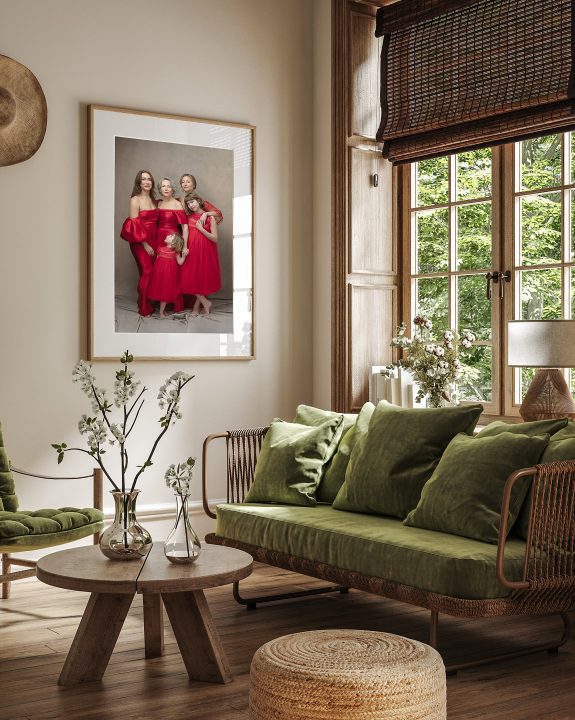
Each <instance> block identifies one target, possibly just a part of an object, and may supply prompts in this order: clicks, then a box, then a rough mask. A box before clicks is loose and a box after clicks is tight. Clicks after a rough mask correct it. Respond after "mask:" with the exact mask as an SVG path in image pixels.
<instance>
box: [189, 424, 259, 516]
mask: <svg viewBox="0 0 575 720" xmlns="http://www.w3.org/2000/svg"><path fill="white" fill-rule="evenodd" d="M267 431H268V427H260V428H250V429H247V430H227V431H226V432H224V433H217V434H215V435H208V437H207V438H206V439H205V440H204V445H203V449H202V503H203V506H204V512H205V513H206V515H208V516H209V517H211V518H215V517H216V514H215V512H214V511H213V510H211V508H210V506H209V497H208V446H209V445H210V443H211V442H213V441H214V440H219V439H223V438H225V441H226V497H227V501H228V502H229V503H240V502H243V499H244V497H245V496H246V493H247V491H248V490H249V488H250V486H251V484H252V482H253V480H254V472H255V468H256V462H257V459H258V455H259V453H260V450H261V447H262V442H263V439H264V437H265V435H266V433H267Z"/></svg>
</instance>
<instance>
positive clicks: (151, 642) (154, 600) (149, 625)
mask: <svg viewBox="0 0 575 720" xmlns="http://www.w3.org/2000/svg"><path fill="white" fill-rule="evenodd" d="M143 599H144V641H145V645H146V657H147V658H154V657H160V656H161V655H163V654H164V613H163V611H162V598H161V597H160V595H158V594H157V593H153V594H152V593H144V595H143Z"/></svg>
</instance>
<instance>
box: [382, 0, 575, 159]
mask: <svg viewBox="0 0 575 720" xmlns="http://www.w3.org/2000/svg"><path fill="white" fill-rule="evenodd" d="M574 13H575V10H574V4H573V2H572V1H571V0H402V2H400V3H396V4H393V5H389V6H386V7H382V8H379V10H378V11H377V28H376V33H375V34H376V36H377V37H383V38H384V39H383V46H382V53H381V92H380V100H381V107H382V119H381V124H380V127H379V130H378V133H377V138H378V140H380V141H383V143H384V145H383V154H384V156H385V157H388V158H389V159H390V160H392V161H393V162H411V161H414V160H419V159H423V158H425V157H433V156H437V155H446V154H450V153H453V152H459V151H462V150H469V149H472V148H477V147H483V146H489V145H496V144H499V143H503V142H509V141H510V140H520V139H525V138H527V137H531V136H534V135H541V134H544V133H546V132H547V133H550V132H556V131H558V130H568V129H570V128H573V127H575V105H574V100H575V57H574V54H575V53H574V51H573V48H574V47H575V18H574Z"/></svg>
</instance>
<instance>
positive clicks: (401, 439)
mask: <svg viewBox="0 0 575 720" xmlns="http://www.w3.org/2000/svg"><path fill="white" fill-rule="evenodd" d="M482 410H483V407H482V406H481V405H477V404H474V405H459V406H457V407H446V408H425V409H407V408H401V407H397V406H396V405H390V404H389V403H386V402H385V401H382V402H380V403H379V404H378V405H377V407H376V409H375V411H374V413H373V415H372V416H371V421H370V423H369V430H368V432H367V434H366V435H364V436H363V437H362V438H361V439H360V440H359V442H358V443H357V444H356V446H355V447H354V449H353V452H352V454H351V458H350V461H349V465H348V466H347V471H346V475H345V482H344V484H343V485H342V487H341V489H340V491H339V492H338V494H337V497H336V499H335V501H334V503H333V506H334V508H336V509H338V510H350V511H352V512H367V513H375V514H378V515H392V516H394V517H400V518H402V519H403V518H404V517H405V516H406V515H407V513H408V512H409V511H410V510H412V509H413V508H414V507H415V506H416V505H417V503H418V502H419V497H420V495H421V490H422V488H423V486H424V485H425V483H426V481H427V480H429V478H430V477H431V475H432V473H433V471H434V470H435V467H436V465H437V463H438V462H439V458H440V457H441V455H442V454H443V451H444V450H445V448H446V447H447V445H448V444H449V441H450V440H451V438H452V437H454V436H455V435H457V433H459V432H467V433H471V432H473V429H474V428H475V425H476V423H477V420H478V419H479V415H480V414H481V411H482Z"/></svg>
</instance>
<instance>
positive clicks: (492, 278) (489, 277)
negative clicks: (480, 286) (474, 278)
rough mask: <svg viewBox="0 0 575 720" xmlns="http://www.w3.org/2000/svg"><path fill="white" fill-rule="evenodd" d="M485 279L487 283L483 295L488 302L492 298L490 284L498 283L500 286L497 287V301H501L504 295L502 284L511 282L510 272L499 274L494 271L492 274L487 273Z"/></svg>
mask: <svg viewBox="0 0 575 720" xmlns="http://www.w3.org/2000/svg"><path fill="white" fill-rule="evenodd" d="M485 279H486V281H487V286H486V289H485V295H486V297H487V299H488V300H491V298H492V297H493V293H492V287H493V286H492V284H491V283H498V282H499V281H501V284H500V285H499V299H500V300H503V295H504V292H505V291H504V284H505V283H506V282H511V271H510V270H506V271H505V272H499V270H494V271H493V272H488V273H486V274H485Z"/></svg>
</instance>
